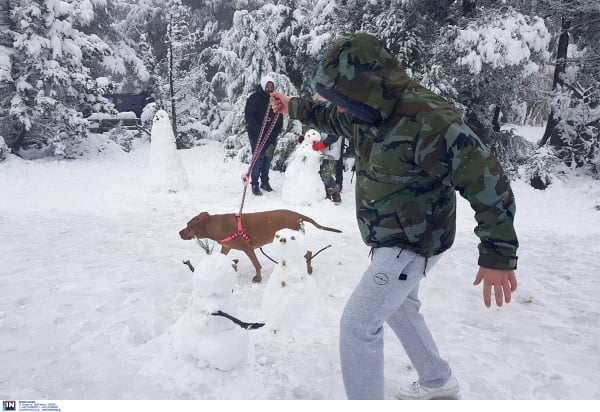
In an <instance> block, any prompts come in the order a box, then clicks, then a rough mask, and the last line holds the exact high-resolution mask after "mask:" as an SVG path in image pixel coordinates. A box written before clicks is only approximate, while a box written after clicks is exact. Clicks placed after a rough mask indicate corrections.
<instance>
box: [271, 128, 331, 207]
mask: <svg viewBox="0 0 600 412" xmlns="http://www.w3.org/2000/svg"><path fill="white" fill-rule="evenodd" d="M318 141H321V134H320V133H319V132H318V131H316V130H314V129H309V130H308V131H307V132H306V133H305V134H304V140H303V141H302V143H300V144H299V145H298V146H297V147H296V149H295V150H294V152H293V153H292V156H291V158H290V161H289V162H288V166H287V169H286V171H285V180H284V182H283V187H282V189H281V196H282V198H283V200H284V201H285V202H287V203H290V204H294V205H311V204H314V203H317V202H320V201H322V200H323V199H325V187H324V185H323V180H322V179H321V175H320V174H319V169H320V168H321V152H320V151H316V150H314V149H313V148H312V145H313V143H314V142H318Z"/></svg>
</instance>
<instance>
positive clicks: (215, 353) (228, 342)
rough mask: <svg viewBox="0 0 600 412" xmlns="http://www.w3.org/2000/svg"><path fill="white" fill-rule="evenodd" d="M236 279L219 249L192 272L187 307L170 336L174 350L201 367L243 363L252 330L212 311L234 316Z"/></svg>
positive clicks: (225, 367) (228, 367) (226, 368)
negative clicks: (243, 327) (191, 287)
mask: <svg viewBox="0 0 600 412" xmlns="http://www.w3.org/2000/svg"><path fill="white" fill-rule="evenodd" d="M235 282H236V273H235V270H234V269H233V267H232V261H231V258H229V257H227V256H225V255H223V254H221V253H211V254H208V255H206V256H203V259H202V261H201V262H200V263H199V264H197V267H196V268H195V270H194V272H193V275H192V283H193V291H192V297H191V299H190V303H189V306H188V309H187V311H186V312H185V313H184V314H183V316H182V317H181V318H180V319H179V320H178V321H177V323H175V325H173V327H172V330H171V336H172V343H173V347H174V348H175V350H176V351H177V352H178V353H179V354H180V355H182V356H184V357H185V356H187V357H189V358H191V359H192V360H193V361H195V362H196V365H197V366H198V367H200V368H212V369H215V370H220V371H230V370H233V369H236V368H239V367H242V366H244V365H245V363H246V359H247V356H248V348H249V337H248V333H251V332H249V331H248V330H246V329H242V328H241V327H240V326H238V325H237V324H235V323H234V322H232V321H231V320H229V319H227V318H225V317H223V316H215V315H214V314H215V313H217V312H219V311H221V312H225V313H227V314H229V315H231V316H235V311H236V304H235V300H234V296H233V289H234V287H235Z"/></svg>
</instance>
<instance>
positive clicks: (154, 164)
mask: <svg viewBox="0 0 600 412" xmlns="http://www.w3.org/2000/svg"><path fill="white" fill-rule="evenodd" d="M150 140H151V142H150V160H149V162H148V166H147V168H146V176H145V184H146V187H147V188H149V189H150V190H151V191H154V192H179V191H182V190H185V189H187V188H188V186H189V181H188V177H187V173H186V171H185V168H184V167H183V163H182V161H181V158H180V157H179V153H178V152H177V146H176V144H175V135H174V134H173V129H172V127H171V121H170V120H169V115H168V113H167V112H166V111H164V110H159V111H157V112H156V114H155V115H154V118H153V120H152V132H151V134H150Z"/></svg>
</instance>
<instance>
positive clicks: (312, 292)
mask: <svg viewBox="0 0 600 412" xmlns="http://www.w3.org/2000/svg"><path fill="white" fill-rule="evenodd" d="M276 244H277V251H278V253H277V255H276V256H277V258H278V263H277V266H276V267H275V268H274V269H273V272H272V273H271V276H270V277H269V280H268V282H267V285H266V286H265V291H264V293H263V299H262V303H261V313H262V318H263V319H265V323H266V327H265V328H267V329H268V330H270V331H271V332H272V333H274V334H283V335H286V336H290V337H292V338H294V336H306V334H307V333H308V334H311V333H314V330H315V329H318V327H316V325H317V324H318V323H319V312H318V311H319V310H320V309H321V308H323V306H322V301H321V294H320V291H319V288H318V286H317V284H316V283H315V281H314V279H313V278H312V276H310V275H309V274H308V273H307V264H306V259H305V254H306V252H307V249H306V244H305V237H304V235H303V234H301V233H299V232H296V231H293V230H289V229H283V230H280V231H278V232H277V235H276V238H275V241H274V242H273V245H276Z"/></svg>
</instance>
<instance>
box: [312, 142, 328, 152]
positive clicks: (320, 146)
mask: <svg viewBox="0 0 600 412" xmlns="http://www.w3.org/2000/svg"><path fill="white" fill-rule="evenodd" d="M312 148H313V150H314V151H315V152H319V151H321V150H323V149H325V143H323V142H313V144H312Z"/></svg>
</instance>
